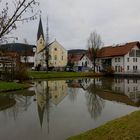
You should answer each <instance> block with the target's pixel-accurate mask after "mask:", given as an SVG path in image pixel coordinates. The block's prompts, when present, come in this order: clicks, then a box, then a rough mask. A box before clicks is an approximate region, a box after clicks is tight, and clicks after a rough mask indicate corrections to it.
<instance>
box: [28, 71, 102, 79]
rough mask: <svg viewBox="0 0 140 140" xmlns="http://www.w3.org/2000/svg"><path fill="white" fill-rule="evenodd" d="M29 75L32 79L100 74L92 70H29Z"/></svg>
mask: <svg viewBox="0 0 140 140" xmlns="http://www.w3.org/2000/svg"><path fill="white" fill-rule="evenodd" d="M29 75H30V77H32V78H34V79H47V78H71V77H94V76H101V74H97V73H93V72H40V71H39V72H38V71H30V72H29Z"/></svg>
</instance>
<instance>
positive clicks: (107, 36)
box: [16, 0, 140, 49]
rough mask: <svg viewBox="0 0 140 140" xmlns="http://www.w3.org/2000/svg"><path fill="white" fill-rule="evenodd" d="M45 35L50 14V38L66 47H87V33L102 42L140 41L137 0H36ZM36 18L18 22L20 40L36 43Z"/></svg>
mask: <svg viewBox="0 0 140 140" xmlns="http://www.w3.org/2000/svg"><path fill="white" fill-rule="evenodd" d="M39 2H40V7H39V8H40V9H41V10H42V22H43V28H44V34H45V33H46V22H47V21H46V19H47V14H48V17H49V37H50V41H53V40H54V39H55V38H56V39H57V41H58V42H59V43H60V44H62V45H63V46H64V47H65V48H66V49H76V48H78V49H79V48H81V49H86V46H87V39H88V37H89V34H90V32H92V31H95V30H96V32H97V33H99V34H100V35H101V37H102V41H103V42H104V44H105V45H111V44H118V43H125V42H130V41H139V40H140V0H39ZM38 22H39V19H38V20H36V21H33V22H30V23H28V24H24V25H21V26H20V27H19V28H18V30H17V31H16V35H17V36H18V37H19V41H20V42H23V39H24V38H27V41H28V43H29V44H36V34H37V30H38Z"/></svg>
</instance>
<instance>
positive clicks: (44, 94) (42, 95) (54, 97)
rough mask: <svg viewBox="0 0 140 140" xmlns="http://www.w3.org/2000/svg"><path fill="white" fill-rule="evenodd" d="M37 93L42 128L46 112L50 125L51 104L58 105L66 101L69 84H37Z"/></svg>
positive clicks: (54, 82)
mask: <svg viewBox="0 0 140 140" xmlns="http://www.w3.org/2000/svg"><path fill="white" fill-rule="evenodd" d="M35 93H36V99H37V105H38V115H39V119H40V124H41V127H42V123H43V117H44V114H45V113H44V112H45V111H46V114H47V121H48V123H49V113H50V111H49V110H50V107H51V103H53V104H55V105H57V104H59V103H60V102H61V101H62V100H63V99H64V97H65V96H66V95H67V84H66V82H65V81H64V80H62V81H40V82H36V83H35ZM48 125H49V124H48Z"/></svg>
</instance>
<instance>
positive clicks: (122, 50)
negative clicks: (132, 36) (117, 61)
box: [98, 41, 140, 57]
mask: <svg viewBox="0 0 140 140" xmlns="http://www.w3.org/2000/svg"><path fill="white" fill-rule="evenodd" d="M135 46H138V47H140V43H139V42H138V41H136V42H130V43H126V44H124V45H118V46H115V47H112V46H109V47H104V48H102V49H100V50H99V52H98V57H113V56H123V55H125V54H127V53H128V52H129V51H130V50H131V49H132V48H133V47H135Z"/></svg>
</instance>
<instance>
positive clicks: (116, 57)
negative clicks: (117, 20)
mask: <svg viewBox="0 0 140 140" xmlns="http://www.w3.org/2000/svg"><path fill="white" fill-rule="evenodd" d="M96 64H97V69H98V71H101V70H105V69H106V68H107V67H112V68H113V70H114V72H115V74H137V73H140V43H139V42H138V41H136V42H130V43H126V44H122V45H117V46H110V47H104V48H102V49H100V50H99V52H98V58H97V61H96Z"/></svg>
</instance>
